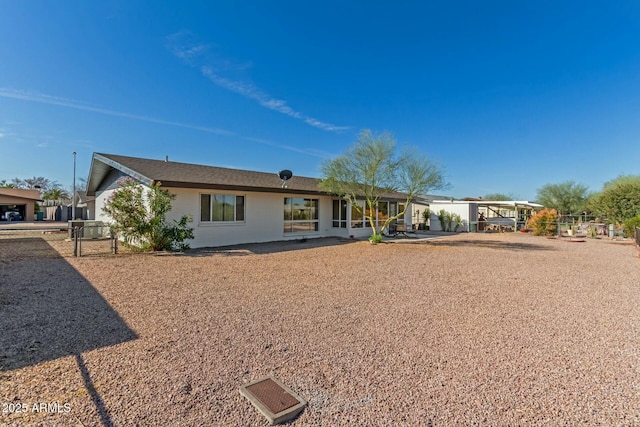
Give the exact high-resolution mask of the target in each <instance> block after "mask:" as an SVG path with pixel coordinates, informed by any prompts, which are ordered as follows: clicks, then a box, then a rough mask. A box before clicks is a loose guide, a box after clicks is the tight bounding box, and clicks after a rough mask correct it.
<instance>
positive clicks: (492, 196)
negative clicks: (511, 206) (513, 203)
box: [484, 193, 518, 201]
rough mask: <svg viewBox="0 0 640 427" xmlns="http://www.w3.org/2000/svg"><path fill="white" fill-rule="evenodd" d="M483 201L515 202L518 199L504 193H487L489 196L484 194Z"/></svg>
mask: <svg viewBox="0 0 640 427" xmlns="http://www.w3.org/2000/svg"><path fill="white" fill-rule="evenodd" d="M484 199H485V200H491V201H505V200H517V199H518V197H517V196H514V195H513V194H511V193H509V194H505V193H489V194H485V196H484Z"/></svg>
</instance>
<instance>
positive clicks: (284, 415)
mask: <svg viewBox="0 0 640 427" xmlns="http://www.w3.org/2000/svg"><path fill="white" fill-rule="evenodd" d="M240 394H242V395H243V396H244V397H246V398H247V399H249V401H250V402H251V403H252V404H253V406H255V407H256V408H258V410H259V411H260V412H261V413H262V415H264V416H265V417H266V418H267V420H269V424H271V425H273V424H279V423H281V422H284V421H288V420H290V419H293V418H295V417H296V416H297V415H298V414H299V413H300V412H301V411H302V410H303V409H304V407H305V406H306V405H307V402H306V401H305V400H304V399H302V398H301V397H300V396H298V395H297V394H295V393H294V392H293V391H292V390H291V389H290V388H289V387H287V386H286V385H284V384H282V383H281V382H280V381H278V380H277V379H275V378H273V377H266V378H261V379H259V380H255V381H252V382H250V383H248V384H245V385H243V386H242V387H240Z"/></svg>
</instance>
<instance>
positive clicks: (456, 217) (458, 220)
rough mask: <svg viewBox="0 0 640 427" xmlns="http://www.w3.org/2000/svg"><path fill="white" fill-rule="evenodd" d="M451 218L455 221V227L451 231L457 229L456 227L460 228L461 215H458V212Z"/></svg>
mask: <svg viewBox="0 0 640 427" xmlns="http://www.w3.org/2000/svg"><path fill="white" fill-rule="evenodd" d="M452 218H453V220H454V221H455V223H456V225H455V227H454V228H453V231H458V228H460V227H461V226H462V225H463V223H462V217H461V216H460V214H453V215H452Z"/></svg>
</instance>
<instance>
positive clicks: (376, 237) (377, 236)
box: [369, 234, 382, 245]
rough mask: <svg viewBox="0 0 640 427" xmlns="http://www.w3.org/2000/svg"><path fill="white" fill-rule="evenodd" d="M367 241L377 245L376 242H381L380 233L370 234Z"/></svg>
mask: <svg viewBox="0 0 640 427" xmlns="http://www.w3.org/2000/svg"><path fill="white" fill-rule="evenodd" d="M369 241H370V242H371V243H373V244H374V245H377V244H378V243H380V242H382V234H373V235H371V237H369Z"/></svg>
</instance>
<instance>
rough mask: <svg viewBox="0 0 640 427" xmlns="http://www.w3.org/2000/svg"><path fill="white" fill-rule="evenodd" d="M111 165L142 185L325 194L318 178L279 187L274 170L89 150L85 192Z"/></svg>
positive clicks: (298, 179) (93, 189) (92, 190)
mask: <svg viewBox="0 0 640 427" xmlns="http://www.w3.org/2000/svg"><path fill="white" fill-rule="evenodd" d="M113 169H116V170H119V171H121V172H123V173H125V174H127V175H130V176H132V177H133V178H135V179H137V180H139V181H140V182H142V183H144V184H146V185H151V184H152V183H153V182H157V181H160V182H161V183H162V186H163V187H177V188H201V189H217V190H244V191H258V192H269V193H294V194H324V195H326V194H327V192H325V191H322V190H320V188H319V187H318V184H319V183H320V179H318V178H309V177H304V176H297V175H294V176H293V177H292V178H291V179H289V180H288V181H287V185H286V188H283V186H282V180H281V179H280V177H279V176H278V174H277V173H275V172H274V173H266V172H256V171H249V170H242V169H230V168H221V167H217V166H206V165H196V164H191V163H181V162H174V161H165V160H152V159H142V158H138V157H127V156H119V155H115V154H103V153H94V154H93V160H92V162H91V170H90V172H89V180H88V182H87V192H86V194H87V195H89V196H93V195H95V192H96V190H97V189H98V188H99V187H100V184H101V183H102V182H103V181H104V179H105V178H106V177H107V175H108V174H109V172H110V171H111V170H113ZM388 196H389V197H388V198H397V199H403V198H404V197H405V195H404V194H402V193H392V194H388Z"/></svg>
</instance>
